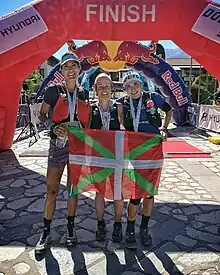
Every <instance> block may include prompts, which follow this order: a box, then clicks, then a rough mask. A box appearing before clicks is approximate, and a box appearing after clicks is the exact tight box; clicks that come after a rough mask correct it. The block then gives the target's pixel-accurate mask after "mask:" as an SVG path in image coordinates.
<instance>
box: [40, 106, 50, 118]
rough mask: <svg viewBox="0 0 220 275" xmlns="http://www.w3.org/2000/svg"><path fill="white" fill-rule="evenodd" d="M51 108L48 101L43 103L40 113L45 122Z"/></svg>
mask: <svg viewBox="0 0 220 275" xmlns="http://www.w3.org/2000/svg"><path fill="white" fill-rule="evenodd" d="M49 110H50V105H49V104H47V103H46V102H43V103H42V105H41V109H40V115H39V119H40V121H42V122H45V121H46V120H47V119H48V113H49Z"/></svg>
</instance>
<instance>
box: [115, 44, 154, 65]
mask: <svg viewBox="0 0 220 275" xmlns="http://www.w3.org/2000/svg"><path fill="white" fill-rule="evenodd" d="M156 49H157V46H156V43H152V45H151V47H146V46H143V45H141V44H139V43H137V42H133V41H128V42H127V41H124V42H122V43H121V45H120V46H119V48H118V52H117V55H116V57H115V58H114V61H125V62H126V63H129V64H131V65H134V64H135V63H137V62H138V59H140V58H141V59H142V61H144V62H150V63H152V64H158V63H159V60H158V59H157V58H155V57H153V56H152V54H153V53H155V52H156Z"/></svg>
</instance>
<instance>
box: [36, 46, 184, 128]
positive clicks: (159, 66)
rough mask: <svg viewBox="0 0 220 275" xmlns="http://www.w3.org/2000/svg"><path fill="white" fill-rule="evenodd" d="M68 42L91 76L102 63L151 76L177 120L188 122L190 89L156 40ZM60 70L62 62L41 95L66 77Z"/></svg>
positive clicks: (110, 68)
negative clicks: (76, 43)
mask: <svg viewBox="0 0 220 275" xmlns="http://www.w3.org/2000/svg"><path fill="white" fill-rule="evenodd" d="M67 45H68V49H69V51H70V52H73V53H74V54H76V55H77V56H78V58H79V60H80V63H81V68H82V74H83V73H85V72H86V73H88V77H90V76H91V74H92V73H93V72H94V71H92V69H93V70H94V68H97V67H99V66H100V67H101V68H102V69H103V70H105V71H114V70H115V71H118V70H120V69H121V68H124V67H125V66H127V67H129V68H132V69H135V70H136V71H138V72H139V73H141V74H142V75H143V76H145V77H147V78H150V79H151V80H152V81H153V82H154V83H155V85H156V86H157V87H159V88H160V90H161V91H162V93H163V94H164V96H166V97H167V98H168V101H169V103H170V104H171V106H172V107H173V121H174V123H175V124H176V125H181V124H182V123H184V122H185V121H186V112H187V108H188V105H189V93H188V90H187V88H186V86H185V84H184V82H183V81H182V79H181V78H180V77H179V75H178V74H177V73H176V71H175V70H174V69H173V68H172V66H170V65H169V64H168V63H167V62H166V61H165V60H164V59H162V58H161V57H160V56H158V55H156V52H157V42H156V41H152V42H151V44H150V45H149V46H145V45H142V44H141V43H138V42H136V41H118V42H115V41H91V42H89V43H87V44H85V45H83V46H82V47H79V48H77V47H76V46H75V43H74V41H68V42H67ZM59 69H60V66H59V64H58V65H57V67H56V69H55V70H53V71H52V72H51V75H50V76H49V77H50V81H47V80H46V81H45V82H44V83H43V84H42V86H41V87H40V90H39V92H38V96H39V95H42V93H43V90H44V88H45V87H46V86H48V84H50V83H57V81H58V82H59V81H61V80H62V79H61V75H60V74H59Z"/></svg>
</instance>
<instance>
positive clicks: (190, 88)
mask: <svg viewBox="0 0 220 275" xmlns="http://www.w3.org/2000/svg"><path fill="white" fill-rule="evenodd" d="M192 63H193V59H192V57H191V58H190V72H189V92H190V94H191V90H192Z"/></svg>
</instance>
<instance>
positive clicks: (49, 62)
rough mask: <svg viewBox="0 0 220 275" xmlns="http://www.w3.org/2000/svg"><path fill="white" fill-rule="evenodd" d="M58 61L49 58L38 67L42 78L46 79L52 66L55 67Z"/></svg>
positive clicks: (53, 57) (54, 58) (51, 57)
mask: <svg viewBox="0 0 220 275" xmlns="http://www.w3.org/2000/svg"><path fill="white" fill-rule="evenodd" d="M59 62H60V60H59V59H58V58H56V57H55V56H50V57H49V58H48V59H47V60H46V61H45V62H44V63H43V64H42V65H41V66H40V67H39V72H40V74H41V75H42V77H43V78H45V77H47V76H48V75H49V73H50V72H51V70H52V69H53V67H54V66H56V65H57V64H58V63H59Z"/></svg>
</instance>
